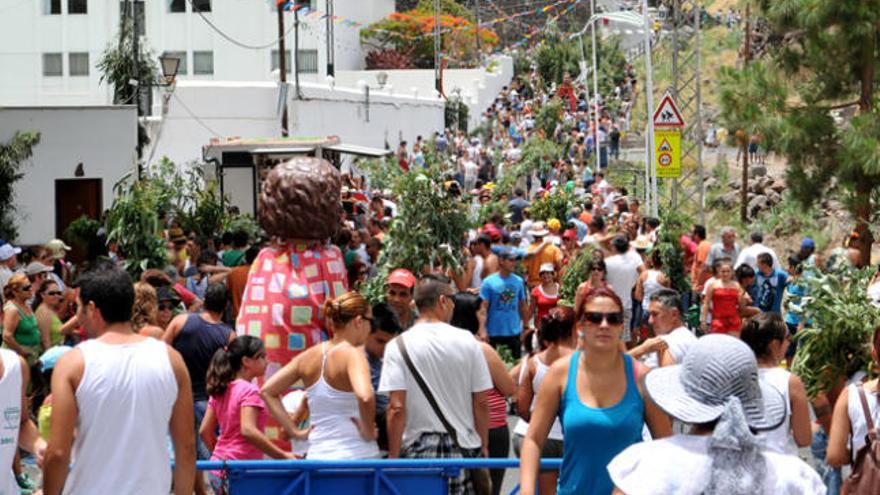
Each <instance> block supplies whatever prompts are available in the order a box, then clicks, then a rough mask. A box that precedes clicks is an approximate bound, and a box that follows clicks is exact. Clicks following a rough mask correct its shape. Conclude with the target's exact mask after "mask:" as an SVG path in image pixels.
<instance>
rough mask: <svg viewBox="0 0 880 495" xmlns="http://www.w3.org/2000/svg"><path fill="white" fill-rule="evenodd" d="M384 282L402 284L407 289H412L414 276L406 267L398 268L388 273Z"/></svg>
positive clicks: (414, 280) (414, 282) (414, 283)
mask: <svg viewBox="0 0 880 495" xmlns="http://www.w3.org/2000/svg"><path fill="white" fill-rule="evenodd" d="M385 283H386V284H397V285H402V286H404V287H406V288H408V289H412V288H413V287H414V286H415V285H416V277H415V275H413V274H412V272H411V271H409V270H407V269H406V268H398V269H396V270H394V271H393V272H391V274H390V275H388V280H386V281H385Z"/></svg>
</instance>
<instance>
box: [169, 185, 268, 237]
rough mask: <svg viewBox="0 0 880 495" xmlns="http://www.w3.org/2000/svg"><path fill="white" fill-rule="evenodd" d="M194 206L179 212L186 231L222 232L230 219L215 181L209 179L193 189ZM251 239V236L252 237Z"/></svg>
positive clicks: (202, 233) (208, 235) (205, 233)
mask: <svg viewBox="0 0 880 495" xmlns="http://www.w3.org/2000/svg"><path fill="white" fill-rule="evenodd" d="M193 200H194V201H195V206H194V207H193V208H192V210H184V211H182V212H179V215H180V226H181V227H182V228H183V230H184V231H186V232H195V233H196V234H197V235H199V236H201V237H213V236H216V235H218V234H222V233H223V232H224V231H225V230H229V229H227V228H226V226H227V224H229V223H230V222H231V221H232V219H231V218H230V216H229V214H228V213H227V210H226V207H225V206H224V205H223V198H222V197H221V196H220V189H219V186H218V184H217V181H215V180H211V181H208V183H207V184H205V186H204V187H203V188H199V189H197V190H196V191H194V197H193ZM252 239H253V237H252Z"/></svg>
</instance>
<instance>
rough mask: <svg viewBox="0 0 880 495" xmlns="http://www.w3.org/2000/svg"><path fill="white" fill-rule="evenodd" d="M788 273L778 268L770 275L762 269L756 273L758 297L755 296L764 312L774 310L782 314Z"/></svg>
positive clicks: (759, 307)
mask: <svg viewBox="0 0 880 495" xmlns="http://www.w3.org/2000/svg"><path fill="white" fill-rule="evenodd" d="M787 280H788V273H786V272H784V271H782V270H780V269H778V268H776V269H774V270H773V273H771V274H770V275H764V274H763V273H761V271H760V270H758V272H757V273H756V274H755V285H756V286H757V288H758V290H757V292H758V297H757V298H755V306H757V307H758V309H760V310H761V311H763V312H768V311H769V312H773V313H776V314H778V315H780V316H781V315H782V295H783V294H784V293H785V285H786V281H787Z"/></svg>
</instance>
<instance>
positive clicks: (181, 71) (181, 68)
mask: <svg viewBox="0 0 880 495" xmlns="http://www.w3.org/2000/svg"><path fill="white" fill-rule="evenodd" d="M165 55H166V56H169V57H177V58H179V59H180V64H179V65H178V66H177V75H178V76H188V75H189V72H187V67H186V52H165Z"/></svg>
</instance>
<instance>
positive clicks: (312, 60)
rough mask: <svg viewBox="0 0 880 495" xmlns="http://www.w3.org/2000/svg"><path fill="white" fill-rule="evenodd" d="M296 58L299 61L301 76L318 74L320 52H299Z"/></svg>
mask: <svg viewBox="0 0 880 495" xmlns="http://www.w3.org/2000/svg"><path fill="white" fill-rule="evenodd" d="M296 58H298V59H299V67H297V68H298V69H299V73H300V74H317V73H318V50H298V51H297V52H296Z"/></svg>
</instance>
